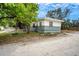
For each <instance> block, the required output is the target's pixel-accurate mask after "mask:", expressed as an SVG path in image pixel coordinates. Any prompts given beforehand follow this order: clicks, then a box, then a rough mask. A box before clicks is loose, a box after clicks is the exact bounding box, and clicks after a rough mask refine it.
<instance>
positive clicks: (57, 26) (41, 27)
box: [32, 17, 64, 33]
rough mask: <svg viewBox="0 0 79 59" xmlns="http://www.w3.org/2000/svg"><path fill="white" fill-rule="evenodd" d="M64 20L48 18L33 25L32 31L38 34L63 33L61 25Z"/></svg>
mask: <svg viewBox="0 0 79 59" xmlns="http://www.w3.org/2000/svg"><path fill="white" fill-rule="evenodd" d="M62 22H64V21H63V20H59V19H53V18H49V17H46V18H45V19H44V20H40V21H37V22H33V23H32V31H37V32H45V33H47V32H51V33H52V32H61V23H62Z"/></svg>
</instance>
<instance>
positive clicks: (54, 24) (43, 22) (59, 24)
mask: <svg viewBox="0 0 79 59" xmlns="http://www.w3.org/2000/svg"><path fill="white" fill-rule="evenodd" d="M49 22H50V21H42V25H43V26H49ZM53 26H59V27H61V22H53Z"/></svg>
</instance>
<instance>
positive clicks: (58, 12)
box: [46, 8, 71, 29]
mask: <svg viewBox="0 0 79 59" xmlns="http://www.w3.org/2000/svg"><path fill="white" fill-rule="evenodd" d="M70 13H71V11H70V9H68V8H65V9H64V10H62V9H61V8H57V9H54V10H50V11H48V13H47V15H46V16H47V17H51V18H55V19H60V20H64V23H62V29H69V28H70V27H71V22H70V19H67V16H69V15H70Z"/></svg>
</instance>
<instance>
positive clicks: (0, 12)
mask: <svg viewBox="0 0 79 59" xmlns="http://www.w3.org/2000/svg"><path fill="white" fill-rule="evenodd" d="M0 6H1V7H0V18H1V19H4V18H7V19H10V18H12V19H13V20H12V21H9V22H7V23H9V24H16V27H17V24H18V23H21V24H23V25H24V26H25V28H27V31H28V32H29V30H30V25H31V23H32V22H33V21H36V20H37V18H36V16H37V11H38V4H33V3H27V4H23V3H19V4H18V3H4V4H0Z"/></svg>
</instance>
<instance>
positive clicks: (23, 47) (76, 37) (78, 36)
mask: <svg viewBox="0 0 79 59" xmlns="http://www.w3.org/2000/svg"><path fill="white" fill-rule="evenodd" d="M41 39H45V40H40V41H36V42H35V41H31V42H23V43H22V42H19V43H12V44H5V45H0V55H1V56H79V32H70V33H66V35H58V36H55V37H50V38H41Z"/></svg>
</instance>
